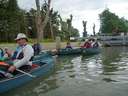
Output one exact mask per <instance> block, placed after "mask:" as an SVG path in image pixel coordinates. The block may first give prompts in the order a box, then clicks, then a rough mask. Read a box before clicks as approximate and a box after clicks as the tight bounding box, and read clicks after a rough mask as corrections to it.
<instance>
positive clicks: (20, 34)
mask: <svg viewBox="0 0 128 96" xmlns="http://www.w3.org/2000/svg"><path fill="white" fill-rule="evenodd" d="M22 38H25V39H27V36H26V35H25V34H24V33H19V34H18V35H17V37H16V39H15V40H18V39H22Z"/></svg>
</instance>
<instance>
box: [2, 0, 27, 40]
mask: <svg viewBox="0 0 128 96" xmlns="http://www.w3.org/2000/svg"><path fill="white" fill-rule="evenodd" d="M0 6H2V7H1V8H0V12H1V13H2V14H1V16H0V17H1V18H0V22H1V26H0V35H1V37H2V38H1V41H6V42H8V41H14V38H15V36H16V35H17V33H19V32H25V24H24V11H23V10H20V8H19V7H18V4H17V0H2V1H1V2H0ZM3 32H4V34H3Z"/></svg>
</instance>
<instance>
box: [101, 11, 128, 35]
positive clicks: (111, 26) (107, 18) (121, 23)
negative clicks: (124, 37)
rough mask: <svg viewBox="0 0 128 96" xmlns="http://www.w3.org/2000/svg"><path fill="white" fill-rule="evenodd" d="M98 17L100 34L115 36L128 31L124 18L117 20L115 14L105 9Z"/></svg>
mask: <svg viewBox="0 0 128 96" xmlns="http://www.w3.org/2000/svg"><path fill="white" fill-rule="evenodd" d="M99 17H100V32H101V33H105V34H114V35H117V34H119V33H121V32H124V33H126V32H127V31H128V21H127V20H126V19H124V18H119V17H118V16H117V15H116V14H115V13H112V12H110V11H109V9H105V10H104V11H103V12H102V13H101V14H99Z"/></svg>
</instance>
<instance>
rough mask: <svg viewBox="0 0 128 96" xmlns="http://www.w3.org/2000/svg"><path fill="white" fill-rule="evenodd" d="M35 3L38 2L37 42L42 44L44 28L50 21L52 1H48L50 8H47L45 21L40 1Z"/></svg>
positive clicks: (37, 0)
mask: <svg viewBox="0 0 128 96" xmlns="http://www.w3.org/2000/svg"><path fill="white" fill-rule="evenodd" d="M35 1H36V7H37V16H36V27H37V41H38V42H40V41H41V40H42V39H43V36H44V28H45V27H46V25H47V22H48V19H49V12H50V5H51V0H48V7H47V8H48V10H47V12H46V16H45V19H44V21H43V20H42V18H41V12H40V1H39V0H35Z"/></svg>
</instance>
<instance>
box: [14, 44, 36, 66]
mask: <svg viewBox="0 0 128 96" xmlns="http://www.w3.org/2000/svg"><path fill="white" fill-rule="evenodd" d="M22 52H23V54H24V57H23V58H22V59H20V60H17V59H16V60H15V61H14V66H15V67H16V68H19V67H21V66H23V65H28V64H31V63H30V61H29V60H30V59H31V57H32V56H34V50H33V48H32V46H31V45H28V44H27V45H26V46H24V47H23V48H22Z"/></svg>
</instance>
